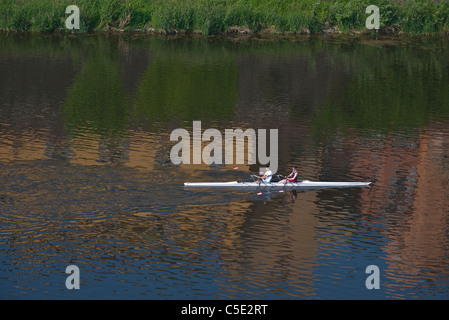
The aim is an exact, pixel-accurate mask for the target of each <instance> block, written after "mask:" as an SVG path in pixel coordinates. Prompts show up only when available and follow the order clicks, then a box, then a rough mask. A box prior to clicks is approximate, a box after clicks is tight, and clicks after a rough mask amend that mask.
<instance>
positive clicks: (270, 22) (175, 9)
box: [0, 0, 449, 35]
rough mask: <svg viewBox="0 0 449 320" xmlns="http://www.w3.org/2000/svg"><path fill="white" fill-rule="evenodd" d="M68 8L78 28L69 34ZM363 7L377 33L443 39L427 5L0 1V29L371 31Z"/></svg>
mask: <svg viewBox="0 0 449 320" xmlns="http://www.w3.org/2000/svg"><path fill="white" fill-rule="evenodd" d="M68 5H76V6H78V7H79V9H80V28H79V29H78V30H68V29H67V28H66V26H65V20H66V19H67V17H68V16H69V14H66V13H65V9H66V7H67V6H68ZM369 5H376V6H378V8H379V11H380V19H379V20H380V21H379V22H380V26H379V27H380V28H379V30H377V32H378V33H381V34H449V2H448V1H426V0H409V1H402V0H333V1H332V0H331V1H322V0H155V1H148V0H109V1H100V0H77V1H72V0H70V1H69V0H54V1H52V0H15V1H12V0H0V30H3V31H7V32H58V33H72V32H75V33H88V32H93V31H109V30H116V31H131V32H149V33H162V34H179V33H195V34H204V35H213V34H249V33H252V34H323V33H324V34H327V33H348V34H353V33H355V34H360V33H372V32H375V31H374V30H368V29H367V28H366V26H365V21H366V19H367V17H368V16H369V15H370V14H367V13H366V12H365V10H366V8H367V7H368V6H369Z"/></svg>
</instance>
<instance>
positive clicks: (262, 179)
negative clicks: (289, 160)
mask: <svg viewBox="0 0 449 320" xmlns="http://www.w3.org/2000/svg"><path fill="white" fill-rule="evenodd" d="M272 178H273V172H271V170H270V168H269V167H266V168H265V173H264V174H263V176H262V177H259V178H257V181H256V182H258V183H261V182H263V183H270V182H271V179H272Z"/></svg>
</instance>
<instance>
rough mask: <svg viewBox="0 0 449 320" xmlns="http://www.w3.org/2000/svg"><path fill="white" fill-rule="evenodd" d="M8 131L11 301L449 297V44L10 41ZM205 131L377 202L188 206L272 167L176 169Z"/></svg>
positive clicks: (317, 193)
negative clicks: (178, 153) (265, 140)
mask: <svg viewBox="0 0 449 320" xmlns="http://www.w3.org/2000/svg"><path fill="white" fill-rule="evenodd" d="M0 114H1V117H0V259H1V264H0V298H2V299H152V300H157V299H282V300H284V299H285V300H287V299H447V298H448V297H449V268H448V265H449V255H448V251H449V232H448V226H449V225H448V223H449V221H448V219H449V210H448V207H449V188H448V186H449V184H448V178H449V43H448V42H447V39H441V38H428V37H426V38H404V37H402V38H400V37H398V38H394V37H390V38H363V37H353V38H341V37H337V36H334V37H328V38H322V37H297V38H294V37H286V38H281V37H277V38H273V39H271V38H267V37H248V38H243V37H236V38H233V37H228V38H218V37H211V38H195V37H169V38H162V37H159V36H157V37H156V36H146V35H140V34H121V35H88V36H57V35H36V34H34V35H21V34H2V35H0ZM193 121H201V126H202V130H206V129H208V128H215V129H218V130H219V131H220V132H225V130H226V129H237V128H240V129H248V128H253V129H267V130H268V129H278V162H279V163H278V172H279V173H281V174H288V173H289V172H290V169H291V167H292V166H297V167H298V170H299V173H300V179H307V180H317V181H372V182H373V185H372V186H371V187H369V188H349V189H326V190H308V191H298V192H295V193H292V192H282V193H267V192H262V193H261V194H259V193H257V192H250V191H238V190H212V189H205V190H201V189H195V190H188V189H185V188H184V186H183V183H184V182H191V181H232V180H241V179H248V177H249V174H250V173H254V172H257V171H258V170H259V167H260V165H261V164H260V163H256V164H251V163H248V161H245V163H243V164H212V165H207V164H204V163H201V164H181V165H174V164H173V163H171V161H170V150H171V148H172V147H173V146H174V145H175V142H173V141H170V134H171V132H172V131H173V130H174V129H176V128H184V129H186V130H187V131H188V132H192V126H193ZM235 167H238V168H235ZM69 265H75V266H77V267H78V270H79V279H80V289H78V290H76V289H73V290H69V289H67V287H66V280H67V279H68V277H69V274H68V273H66V268H67V266H69ZM371 265H374V266H377V268H378V269H377V270H378V272H377V273H376V272H375V273H370V272H367V267H368V266H371ZM376 275H378V278H375V277H374V276H376ZM371 276H373V277H374V278H373V277H371ZM373 279H378V280H379V282H378V284H379V287H378V288H374V289H369V288H368V287H369V285H368V286H367V280H369V281H368V282H369V283H375V281H374V280H373ZM371 280H372V281H371ZM370 281H371V282H370Z"/></svg>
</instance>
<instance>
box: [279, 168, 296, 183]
mask: <svg viewBox="0 0 449 320" xmlns="http://www.w3.org/2000/svg"><path fill="white" fill-rule="evenodd" d="M297 179H298V170H297V169H296V167H292V173H290V174H289V175H288V176H287V178H285V179H283V180H281V181H279V183H286V182H287V181H288V182H292V183H293V182H296V180H297Z"/></svg>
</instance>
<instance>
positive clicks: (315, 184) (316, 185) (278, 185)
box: [184, 180, 371, 190]
mask: <svg viewBox="0 0 449 320" xmlns="http://www.w3.org/2000/svg"><path fill="white" fill-rule="evenodd" d="M370 185H371V182H321V181H308V180H303V181H298V182H293V183H292V182H287V183H283V182H270V183H263V182H262V183H258V182H242V181H231V182H185V183H184V187H186V188H239V189H240V188H241V189H261V188H268V189H298V190H299V189H325V188H353V187H369V186H370Z"/></svg>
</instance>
